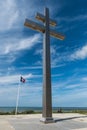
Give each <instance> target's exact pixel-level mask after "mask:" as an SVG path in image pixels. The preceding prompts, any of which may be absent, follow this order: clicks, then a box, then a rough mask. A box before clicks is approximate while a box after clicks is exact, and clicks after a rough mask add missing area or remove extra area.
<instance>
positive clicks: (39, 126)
mask: <svg viewBox="0 0 87 130" xmlns="http://www.w3.org/2000/svg"><path fill="white" fill-rule="evenodd" d="M41 118H42V114H27V115H0V130H34V129H35V130H58V129H59V130H87V115H83V114H78V113H61V114H53V118H54V120H55V123H49V124H44V123H42V122H40V119H41Z"/></svg>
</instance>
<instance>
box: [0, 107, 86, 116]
mask: <svg viewBox="0 0 87 130" xmlns="http://www.w3.org/2000/svg"><path fill="white" fill-rule="evenodd" d="M41 113H42V112H41V111H34V110H27V111H22V112H17V114H41ZM53 113H80V114H87V110H71V111H70V110H69V111H64V110H63V109H62V108H59V109H58V110H53ZM0 115H15V110H13V111H12V112H0Z"/></svg>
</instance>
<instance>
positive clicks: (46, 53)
mask: <svg viewBox="0 0 87 130" xmlns="http://www.w3.org/2000/svg"><path fill="white" fill-rule="evenodd" d="M44 26H45V33H44V39H43V111H42V117H43V122H45V123H48V122H53V118H52V99H51V98H52V96H51V67H50V29H49V9H48V8H46V9H45V23H44Z"/></svg>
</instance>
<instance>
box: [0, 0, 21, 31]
mask: <svg viewBox="0 0 87 130" xmlns="http://www.w3.org/2000/svg"><path fill="white" fill-rule="evenodd" d="M18 16H19V12H18V10H17V5H16V1H15V0H3V1H0V18H1V19H0V31H4V30H8V29H10V28H11V27H12V26H13V24H14V23H15V22H16V21H17V19H18Z"/></svg>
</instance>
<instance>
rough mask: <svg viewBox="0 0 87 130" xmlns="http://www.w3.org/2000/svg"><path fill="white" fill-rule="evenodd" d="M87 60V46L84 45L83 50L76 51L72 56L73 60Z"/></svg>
mask: <svg viewBox="0 0 87 130" xmlns="http://www.w3.org/2000/svg"><path fill="white" fill-rule="evenodd" d="M86 58H87V45H84V46H83V47H82V48H80V49H78V50H76V51H75V52H74V53H73V54H72V55H71V60H80V59H81V60H83V59H86Z"/></svg>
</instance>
